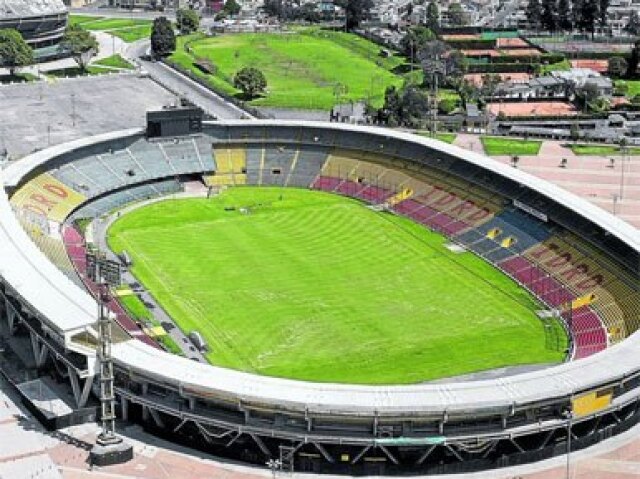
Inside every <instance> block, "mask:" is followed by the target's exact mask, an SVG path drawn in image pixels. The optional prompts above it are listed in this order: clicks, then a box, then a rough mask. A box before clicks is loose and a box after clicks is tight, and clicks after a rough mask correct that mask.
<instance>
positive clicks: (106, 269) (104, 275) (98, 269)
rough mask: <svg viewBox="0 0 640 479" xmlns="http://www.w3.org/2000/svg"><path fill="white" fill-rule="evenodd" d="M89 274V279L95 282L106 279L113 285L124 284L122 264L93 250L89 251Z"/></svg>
mask: <svg viewBox="0 0 640 479" xmlns="http://www.w3.org/2000/svg"><path fill="white" fill-rule="evenodd" d="M87 276H89V279H90V280H91V281H93V282H94V283H101V282H103V281H104V282H105V283H107V284H108V285H109V286H113V287H117V286H120V285H121V284H122V272H121V269H120V265H119V264H118V263H117V262H115V261H111V260H108V259H107V258H105V257H104V256H101V255H99V254H96V253H95V252H93V251H89V252H87Z"/></svg>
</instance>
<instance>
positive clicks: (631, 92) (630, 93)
mask: <svg viewBox="0 0 640 479" xmlns="http://www.w3.org/2000/svg"><path fill="white" fill-rule="evenodd" d="M615 85H616V86H618V85H626V86H627V97H628V98H633V97H634V96H636V95H640V80H616V81H615Z"/></svg>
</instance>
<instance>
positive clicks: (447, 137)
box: [416, 131, 458, 144]
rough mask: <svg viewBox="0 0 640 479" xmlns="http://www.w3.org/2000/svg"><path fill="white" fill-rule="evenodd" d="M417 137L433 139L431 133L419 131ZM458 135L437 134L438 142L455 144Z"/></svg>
mask: <svg viewBox="0 0 640 479" xmlns="http://www.w3.org/2000/svg"><path fill="white" fill-rule="evenodd" d="M416 134H417V135H420V136H425V137H427V138H432V136H431V132H429V131H417V132H416ZM457 136H458V135H457V134H456V133H436V136H435V138H436V140H440V141H444V142H445V143H449V144H451V143H453V142H454V141H455V140H456V137H457Z"/></svg>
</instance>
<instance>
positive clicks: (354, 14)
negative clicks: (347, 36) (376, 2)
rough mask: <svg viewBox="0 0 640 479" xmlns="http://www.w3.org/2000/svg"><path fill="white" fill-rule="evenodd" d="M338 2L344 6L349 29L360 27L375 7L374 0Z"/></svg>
mask: <svg viewBox="0 0 640 479" xmlns="http://www.w3.org/2000/svg"><path fill="white" fill-rule="evenodd" d="M336 4H337V5H339V6H341V7H342V8H344V12H345V16H346V23H347V25H346V26H347V30H353V29H355V28H358V27H359V26H360V24H361V23H362V22H363V21H364V20H366V19H367V18H369V13H370V12H371V9H372V8H373V0H340V1H338V2H336Z"/></svg>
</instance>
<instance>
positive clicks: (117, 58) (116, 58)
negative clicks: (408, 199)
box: [92, 53, 133, 70]
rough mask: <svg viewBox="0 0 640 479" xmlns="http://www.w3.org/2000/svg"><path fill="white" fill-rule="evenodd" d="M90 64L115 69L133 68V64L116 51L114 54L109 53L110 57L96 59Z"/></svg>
mask: <svg viewBox="0 0 640 479" xmlns="http://www.w3.org/2000/svg"><path fill="white" fill-rule="evenodd" d="M92 65H99V66H102V67H107V68H111V69H116V70H133V65H132V64H131V63H129V62H128V61H127V60H125V59H124V58H122V56H121V55H119V54H117V53H116V54H115V55H111V56H110V57H106V58H102V59H101V60H96V61H95V62H93V64H92Z"/></svg>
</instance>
